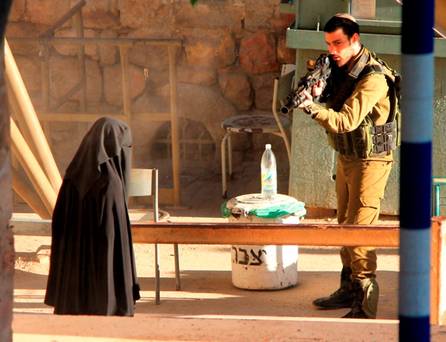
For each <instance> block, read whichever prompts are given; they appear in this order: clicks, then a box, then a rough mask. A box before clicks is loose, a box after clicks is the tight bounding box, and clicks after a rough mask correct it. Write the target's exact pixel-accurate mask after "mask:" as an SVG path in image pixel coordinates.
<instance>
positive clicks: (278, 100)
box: [272, 64, 296, 160]
mask: <svg viewBox="0 0 446 342" xmlns="http://www.w3.org/2000/svg"><path fill="white" fill-rule="evenodd" d="M295 70H296V67H295V65H294V64H284V65H283V66H282V73H281V76H280V77H278V78H275V79H274V86H273V103H272V111H273V115H274V119H275V120H276V123H277V127H279V131H280V133H281V135H282V137H283V139H284V142H285V147H286V151H287V155H288V160H291V146H290V142H289V138H288V136H287V134H286V132H285V127H284V124H283V122H288V124H290V122H291V118H290V117H287V116H284V115H283V114H282V113H280V107H281V106H282V102H284V100H285V99H286V97H287V96H288V95H289V93H290V92H291V91H292V90H293V89H294V80H295V73H296V72H295Z"/></svg>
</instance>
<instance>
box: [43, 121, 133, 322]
mask: <svg viewBox="0 0 446 342" xmlns="http://www.w3.org/2000/svg"><path fill="white" fill-rule="evenodd" d="M131 141H132V138H131V133H130V129H129V127H128V126H127V125H126V124H125V123H123V122H121V121H118V120H115V119H112V118H101V119H99V120H97V121H96V122H95V123H94V124H93V126H92V127H91V129H90V130H89V131H88V133H87V134H86V135H85V137H84V139H83V140H82V142H81V145H80V147H79V149H78V151H77V152H76V154H75V156H74V158H73V160H72V161H71V163H70V165H69V166H68V168H67V172H66V174H65V177H64V180H63V183H62V187H61V189H60V191H59V195H58V198H57V202H56V206H55V209H54V212H53V220H52V244H51V258H50V271H49V275H48V285H47V291H46V295H45V303H46V304H48V305H51V306H54V313H56V314H71V315H77V314H83V315H122V316H131V315H133V313H134V304H135V301H136V300H138V299H139V298H140V297H139V286H138V284H137V279H136V269H135V258H134V253H133V246H132V237H131V230H130V221H129V216H128V211H127V203H126V198H127V196H126V184H127V179H128V174H129V172H130V165H131V164H130V163H131Z"/></svg>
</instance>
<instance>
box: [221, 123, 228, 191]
mask: <svg viewBox="0 0 446 342" xmlns="http://www.w3.org/2000/svg"><path fill="white" fill-rule="evenodd" d="M228 136H229V132H227V133H226V134H225V136H224V137H223V139H222V140H221V146H220V150H221V187H222V189H221V195H222V197H223V198H226V197H227V195H228V194H227V191H228V190H227V183H226V140H228Z"/></svg>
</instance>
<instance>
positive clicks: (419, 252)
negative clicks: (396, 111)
mask: <svg viewBox="0 0 446 342" xmlns="http://www.w3.org/2000/svg"><path fill="white" fill-rule="evenodd" d="M433 24H434V0H426V1H423V3H422V4H421V5H420V2H419V1H416V0H404V3H403V27H402V42H401V50H402V76H403V79H402V87H401V89H402V101H401V108H402V113H404V120H403V121H402V145H401V179H400V225H401V232H400V273H399V319H400V325H399V340H400V341H430V314H429V310H430V297H429V293H430V291H429V288H430V277H429V274H430V252H431V248H430V240H431V185H432V105H433V90H434V89H433V71H434V58H433V48H434V44H433V32H432V27H433Z"/></svg>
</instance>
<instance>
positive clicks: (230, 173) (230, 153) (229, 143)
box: [227, 135, 232, 179]
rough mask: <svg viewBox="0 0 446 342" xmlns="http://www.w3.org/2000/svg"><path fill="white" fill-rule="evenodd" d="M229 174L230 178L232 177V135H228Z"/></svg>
mask: <svg viewBox="0 0 446 342" xmlns="http://www.w3.org/2000/svg"><path fill="white" fill-rule="evenodd" d="M227 146H228V174H229V179H232V142H231V135H228V143H227Z"/></svg>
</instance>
